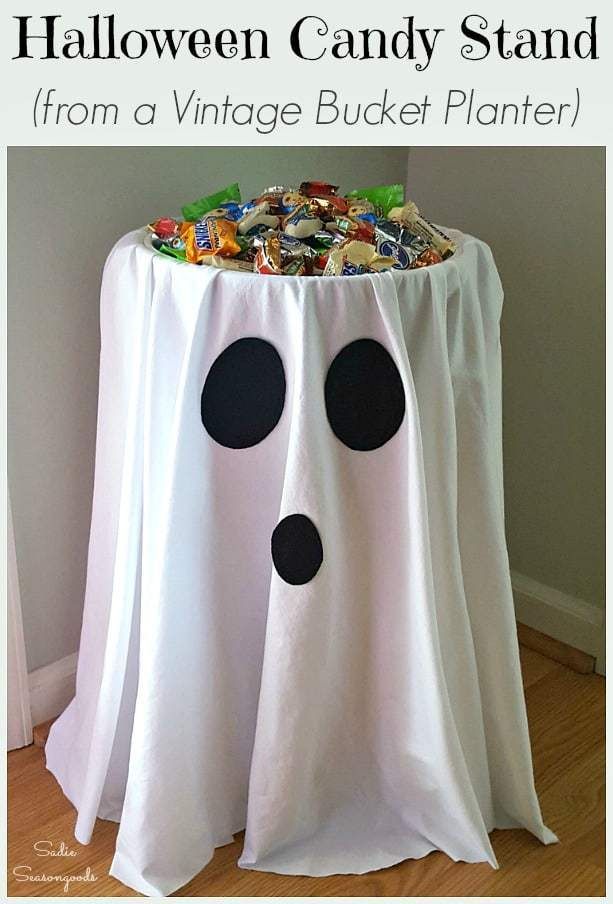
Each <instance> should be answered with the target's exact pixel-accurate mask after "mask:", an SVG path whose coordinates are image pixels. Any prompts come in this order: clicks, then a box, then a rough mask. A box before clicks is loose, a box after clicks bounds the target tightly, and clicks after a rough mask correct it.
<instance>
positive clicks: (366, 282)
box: [46, 183, 555, 895]
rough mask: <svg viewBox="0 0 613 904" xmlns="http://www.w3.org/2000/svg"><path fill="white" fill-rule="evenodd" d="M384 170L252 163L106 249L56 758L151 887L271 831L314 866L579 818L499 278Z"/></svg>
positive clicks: (261, 852)
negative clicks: (346, 191) (544, 668)
mask: <svg viewBox="0 0 613 904" xmlns="http://www.w3.org/2000/svg"><path fill="white" fill-rule="evenodd" d="M381 191H382V190H381V189H378V190H375V192H374V193H373V192H372V191H371V190H368V189H366V190H361V191H358V192H357V193H354V194H353V195H352V196H344V197H343V196H341V195H338V194H337V192H336V190H335V188H334V187H333V186H329V185H323V184H322V183H303V184H302V185H301V186H300V188H299V189H297V190H285V189H271V190H269V191H267V192H265V193H264V195H263V196H261V197H260V198H259V199H256V200H255V201H253V202H249V203H248V204H246V205H245V204H242V202H241V201H240V197H239V196H238V192H237V189H236V187H231V188H230V189H228V190H226V191H225V192H222V193H220V194H221V197H220V195H219V194H218V195H217V197H214V196H213V197H211V198H208V199H203V200H202V201H201V202H198V204H199V205H200V206H199V207H198V205H196V207H197V209H196V211H195V212H194V211H192V210H190V208H188V209H187V210H185V211H184V214H187V216H185V218H184V220H182V221H178V220H174V219H170V218H166V219H165V220H162V221H156V223H155V224H153V228H152V229H148V230H147V229H146V230H139V231H136V232H133V233H131V234H129V235H127V236H125V237H124V238H123V239H121V240H120V241H119V242H118V243H117V245H116V246H115V248H114V249H113V250H112V252H111V254H110V256H109V258H108V261H107V264H106V267H105V271H104V277H103V285H102V296H101V335H102V347H101V360H100V398H99V411H98V438H97V449H96V478H95V489H94V506H93V514H92V531H91V539H90V549H89V562H88V577H87V592H86V600H85V612H84V621H83V630H82V637H81V647H80V653H79V665H78V675H77V692H76V697H75V699H74V700H73V702H72V703H71V704H70V706H69V707H68V709H67V710H66V711H65V712H64V714H63V715H62V716H61V717H60V719H59V720H58V721H57V722H56V723H55V724H54V725H53V727H52V730H51V734H50V737H49V741H48V743H47V749H46V753H47V764H48V767H49V769H50V770H51V771H52V772H53V774H54V775H55V776H56V777H57V779H58V781H59V782H60V784H61V786H62V788H63V789H64V792H65V793H66V795H67V796H68V797H69V798H70V800H71V801H72V802H73V803H74V805H75V807H76V808H77V811H78V818H77V823H76V829H75V835H76V838H77V839H78V840H79V841H81V842H84V843H85V842H87V841H89V839H90V837H91V834H92V831H95V829H94V823H95V820H96V817H100V818H103V819H112V820H115V821H117V822H119V833H118V836H117V846H116V851H115V856H114V860H113V864H112V867H111V872H112V874H113V875H114V876H116V877H117V878H118V879H120V880H121V881H123V882H125V883H126V885H129V886H131V887H132V888H134V889H137V890H138V891H140V892H143V893H145V894H150V895H166V894H169V893H171V892H172V891H174V890H176V889H177V888H180V887H181V886H182V885H184V884H185V883H186V882H187V881H188V880H189V879H191V878H192V877H193V876H194V875H195V874H196V873H198V872H199V871H200V870H201V869H202V868H203V867H204V866H205V865H206V863H207V862H208V861H209V860H210V858H211V857H212V855H213V852H214V849H215V847H216V846H219V845H223V844H227V843H228V842H230V841H231V840H232V836H233V834H234V833H236V832H238V831H240V830H242V829H245V830H246V831H245V839H244V846H243V851H242V854H241V857H240V860H239V865H240V866H242V867H244V868H247V869H258V870H268V871H271V872H277V873H289V874H297V875H314V876H317V875H327V874H333V873H363V872H366V871H369V870H375V869H379V868H381V867H386V866H389V865H390V864H393V863H396V862H398V861H400V860H404V859H406V858H411V857H422V856H423V855H424V854H426V853H428V852H429V851H431V850H435V849H439V850H441V851H444V852H446V853H447V854H448V855H449V856H450V857H452V858H453V859H454V860H465V861H471V862H473V861H488V862H489V863H491V864H492V865H496V860H495V857H494V854H493V851H492V848H491V845H490V841H489V838H488V833H489V832H490V831H491V830H492V829H494V828H510V827H518V826H519V827H525V828H526V829H528V830H529V831H531V832H532V833H533V834H534V835H536V836H537V837H538V838H539V839H540V840H541V841H543V842H545V843H548V842H551V841H555V836H553V835H552V833H551V832H550V831H549V830H548V829H547V828H546V827H545V826H544V825H543V822H542V819H541V815H540V810H539V805H538V801H537V798H536V794H535V789H534V783H533V777H532V764H531V757H530V746H529V739H528V731H527V723H526V715H525V707H524V700H523V695H522V688H521V680H520V670H519V659H518V650H517V641H516V633H515V623H514V614H513V604H512V598H511V589H510V580H509V567H508V561H507V552H506V546H505V537H504V525H503V495H502V471H501V411H500V391H501V383H500V343H499V319H500V313H501V305H502V290H501V286H500V281H499V278H498V275H497V272H496V269H495V266H494V262H493V260H492V255H491V253H490V250H489V249H488V247H487V246H486V245H485V244H483V242H481V241H479V240H477V239H475V238H472V237H471V236H467V235H462V234H460V233H457V232H449V234H446V233H443V232H442V231H441V230H439V229H438V228H437V227H434V226H432V224H430V223H429V222H428V221H427V220H425V219H423V217H421V216H420V215H419V213H418V211H417V208H415V205H411V204H406V205H405V204H404V199H403V198H402V196H399V192H398V187H394V186H392V187H387V189H385V190H384V192H385V191H387V192H388V193H387V195H385V196H384V197H383V196H382V194H381ZM228 192H230V194H231V196H228ZM377 192H378V194H377ZM190 207H191V206H190ZM190 213H191V214H192V218H191V219H189V214H190ZM194 213H195V215H193V214H194ZM175 258H179V259H182V260H180V261H179V262H178V261H177V260H176V259H175ZM192 261H194V262H197V261H200V262H205V263H206V264H212V266H193V264H192V263H191V262H192ZM262 273H267V274H274V278H270V277H269V276H263V275H262ZM309 273H311V274H313V275H316V274H318V273H321V274H324V275H323V276H322V278H309V276H307V275H306V274H309ZM329 274H331V275H329Z"/></svg>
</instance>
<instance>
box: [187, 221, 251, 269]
mask: <svg viewBox="0 0 613 904" xmlns="http://www.w3.org/2000/svg"><path fill="white" fill-rule="evenodd" d="M236 228H237V226H236V223H233V222H231V221H230V220H222V219H216V218H209V219H204V220H201V221H200V222H198V223H188V222H185V223H183V224H182V226H181V238H182V239H183V241H184V242H185V256H186V259H187V260H188V261H189V262H190V263H191V264H197V263H200V261H202V260H203V259H204V258H206V257H208V256H210V255H219V256H221V257H234V255H235V254H238V253H239V251H240V250H241V246H240V245H239V244H238V242H237V241H236Z"/></svg>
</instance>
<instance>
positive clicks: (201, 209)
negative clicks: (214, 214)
mask: <svg viewBox="0 0 613 904" xmlns="http://www.w3.org/2000/svg"><path fill="white" fill-rule="evenodd" d="M240 200H241V190H240V188H239V187H238V182H234V183H233V184H232V185H227V186H226V188H222V189H220V191H218V192H215V194H214V195H208V196H207V197H205V198H199V199H198V201H194V202H193V203H192V204H186V205H185V207H183V208H181V213H182V214H183V218H184V219H185V220H190V221H191V222H194V221H195V220H199V219H200V218H201V217H203V216H204V214H205V213H208V212H209V210H215V208H216V207H219V205H220V204H224V203H225V202H226V201H236V203H237V204H239V203H240ZM400 203H401V204H402V201H401V202H400ZM392 206H394V205H392ZM396 206H398V205H396Z"/></svg>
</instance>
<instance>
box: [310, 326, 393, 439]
mask: <svg viewBox="0 0 613 904" xmlns="http://www.w3.org/2000/svg"><path fill="white" fill-rule="evenodd" d="M325 399H326V412H327V414H328V421H329V422H330V426H331V427H332V430H333V431H334V433H335V434H336V436H337V437H338V438H339V439H340V441H341V442H342V443H344V444H345V445H346V446H349V448H350V449H355V450H356V451H359V452H368V451H370V450H371V449H378V448H379V446H383V445H384V444H385V443H386V442H387V441H388V440H389V439H391V438H392V436H393V435H394V434H395V433H396V431H397V430H398V428H399V427H400V425H401V423H402V419H403V418H404V410H405V398H404V388H403V385H402V379H401V377H400V374H399V372H398V368H397V367H396V365H395V364H394V361H393V359H392V356H391V355H390V354H389V352H388V351H387V350H386V349H385V348H384V347H383V346H382V345H381V343H380V342H376V341H375V340H374V339H357V340H356V341H355V342H350V343H349V345H346V346H345V347H344V348H343V349H341V350H340V352H339V353H338V355H337V356H336V358H335V359H334V361H333V362H332V364H331V365H330V368H329V370H328V375H327V377H326V385H325Z"/></svg>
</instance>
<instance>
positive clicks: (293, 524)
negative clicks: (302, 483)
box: [270, 514, 324, 584]
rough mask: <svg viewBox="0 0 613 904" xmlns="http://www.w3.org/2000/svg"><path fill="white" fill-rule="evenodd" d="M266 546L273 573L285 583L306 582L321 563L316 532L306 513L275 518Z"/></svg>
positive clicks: (322, 554) (320, 544) (319, 539)
mask: <svg viewBox="0 0 613 904" xmlns="http://www.w3.org/2000/svg"><path fill="white" fill-rule="evenodd" d="M270 545H271V551H272V561H273V563H274V566H275V568H276V570H277V574H278V575H279V577H280V578H283V580H284V581H285V582H286V583H288V584H307V583H308V582H309V581H310V580H312V579H313V578H314V577H315V575H316V574H317V572H318V571H319V568H320V565H321V563H322V562H323V558H324V551H323V546H322V543H321V537H320V536H319V531H318V530H317V528H316V527H315V525H314V524H313V522H312V521H311V519H310V518H307V516H306V515H299V514H296V515H287V517H286V518H283V519H282V520H281V521H279V523H278V524H277V526H276V527H275V529H274V531H273V532H272V538H271V544H270Z"/></svg>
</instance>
